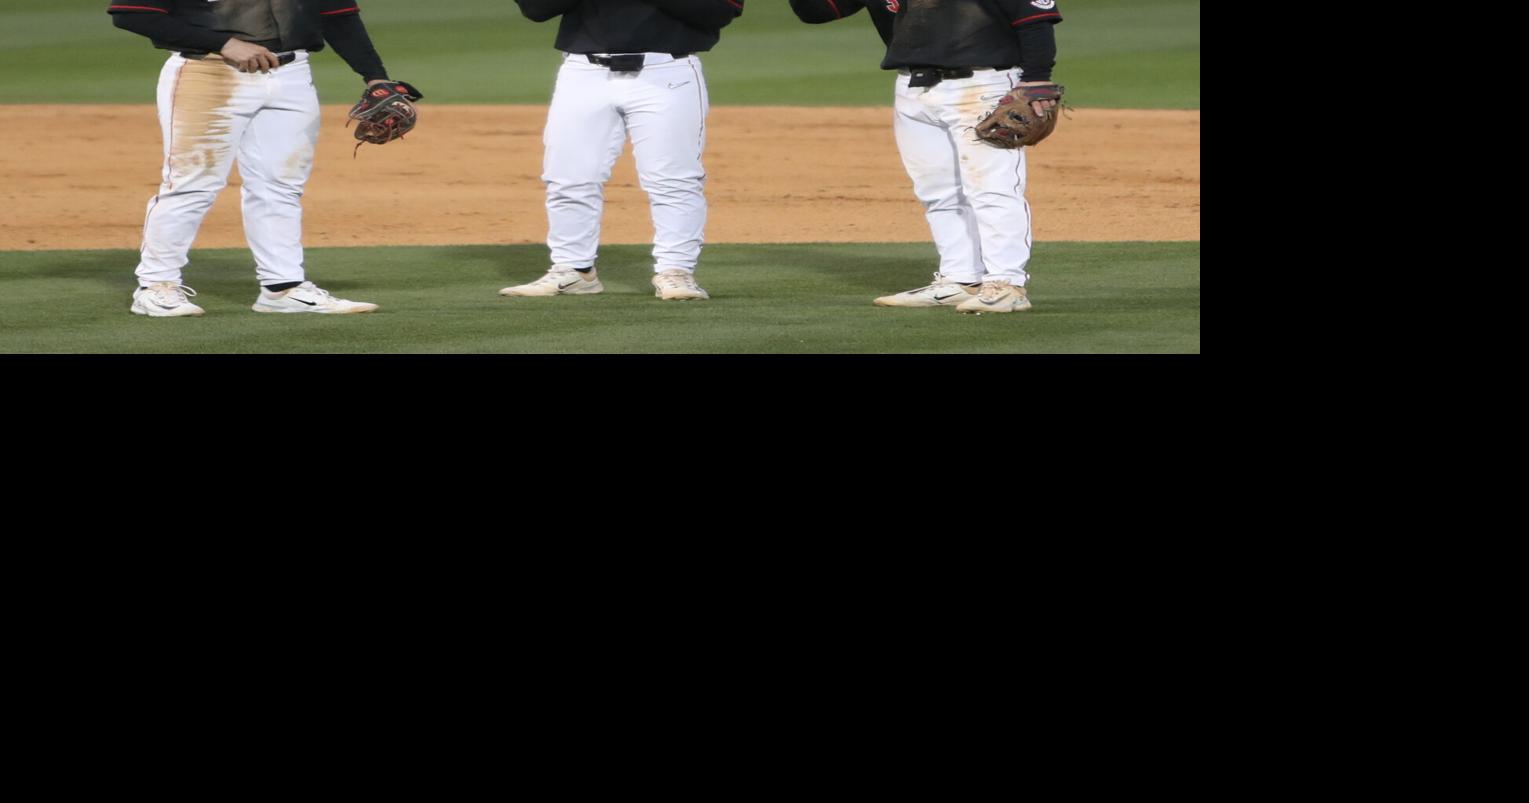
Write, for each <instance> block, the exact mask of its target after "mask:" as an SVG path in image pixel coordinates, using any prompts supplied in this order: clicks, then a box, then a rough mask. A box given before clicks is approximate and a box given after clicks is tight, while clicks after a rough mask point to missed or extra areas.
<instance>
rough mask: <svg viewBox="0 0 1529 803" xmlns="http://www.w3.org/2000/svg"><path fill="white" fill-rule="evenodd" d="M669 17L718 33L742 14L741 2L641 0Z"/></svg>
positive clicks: (721, 0)
mask: <svg viewBox="0 0 1529 803" xmlns="http://www.w3.org/2000/svg"><path fill="white" fill-rule="evenodd" d="M643 2H644V3H647V4H648V5H650V6H653V7H654V8H656V9H658V10H659V11H662V12H664V13H665V14H668V15H669V16H671V17H674V18H675V19H677V20H679V21H680V22H683V23H685V24H687V25H691V26H693V27H696V28H701V29H702V30H707V31H720V30H722V29H723V28H726V27H727V25H728V23H730V22H732V21H733V20H735V19H737V18H738V15H740V14H742V13H743V0H643Z"/></svg>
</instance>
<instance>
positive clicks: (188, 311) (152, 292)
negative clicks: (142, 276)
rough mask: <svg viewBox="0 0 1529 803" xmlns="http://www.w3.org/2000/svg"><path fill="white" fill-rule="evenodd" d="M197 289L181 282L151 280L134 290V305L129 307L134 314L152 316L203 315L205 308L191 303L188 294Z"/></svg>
mask: <svg viewBox="0 0 1529 803" xmlns="http://www.w3.org/2000/svg"><path fill="white" fill-rule="evenodd" d="M194 295H196V291H195V290H192V289H191V288H189V287H186V286H185V285H182V284H181V283H180V282H150V283H149V286H148V287H140V288H138V289H137V290H134V291H133V305H132V306H131V307H128V309H130V310H132V311H133V314H134V315H147V316H149V317H150V318H181V317H185V316H187V315H201V314H202V313H203V312H205V310H203V309H202V308H201V307H198V306H197V305H195V304H193V303H191V301H190V300H189V299H187V298H186V296H194Z"/></svg>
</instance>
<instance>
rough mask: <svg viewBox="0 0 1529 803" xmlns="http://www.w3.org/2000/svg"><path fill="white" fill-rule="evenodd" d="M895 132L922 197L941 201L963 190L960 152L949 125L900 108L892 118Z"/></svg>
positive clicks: (898, 144) (927, 199) (899, 153)
mask: <svg viewBox="0 0 1529 803" xmlns="http://www.w3.org/2000/svg"><path fill="white" fill-rule="evenodd" d="M892 133H893V135H894V138H895V139H896V141H897V153H898V155H899V156H901V157H902V160H903V169H905V170H907V171H908V178H909V179H911V180H912V181H913V191H914V193H915V194H916V195H917V196H918V197H919V199H920V200H922V201H925V202H932V201H937V200H940V199H941V198H945V197H947V196H950V195H954V194H956V193H957V192H959V191H960V189H961V168H960V154H959V153H958V152H957V150H956V146H955V143H954V142H953V141H952V140H953V137H952V134H951V132H950V131H949V130H948V129H946V128H945V127H944V126H941V125H937V124H935V123H932V122H930V121H929V120H928V119H926V118H924V117H923V116H921V115H913V114H908V113H905V110H899V111H898V112H897V113H896V114H895V116H894V118H893V120H892Z"/></svg>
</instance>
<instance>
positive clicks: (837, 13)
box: [823, 0, 844, 20]
mask: <svg viewBox="0 0 1529 803" xmlns="http://www.w3.org/2000/svg"><path fill="white" fill-rule="evenodd" d="M823 2H825V3H827V4H828V7H829V8H831V9H833V10H834V16H835V17H837V18H839V19H841V20H842V19H844V12H843V11H840V10H839V6H838V5H837V4H836V3H834V0H823Z"/></svg>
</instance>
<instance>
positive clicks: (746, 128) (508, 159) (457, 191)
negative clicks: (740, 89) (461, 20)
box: [0, 104, 1200, 251]
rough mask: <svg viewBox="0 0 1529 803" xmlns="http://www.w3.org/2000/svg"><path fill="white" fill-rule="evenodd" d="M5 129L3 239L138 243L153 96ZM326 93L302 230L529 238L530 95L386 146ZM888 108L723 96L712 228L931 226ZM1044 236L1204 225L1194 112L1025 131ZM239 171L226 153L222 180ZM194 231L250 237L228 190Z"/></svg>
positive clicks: (643, 223)
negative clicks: (1047, 133)
mask: <svg viewBox="0 0 1529 803" xmlns="http://www.w3.org/2000/svg"><path fill="white" fill-rule="evenodd" d="M8 109H9V114H8V119H9V123H8V124H7V126H6V127H5V128H4V129H3V130H0V201H3V203H4V204H5V210H6V211H5V214H4V215H3V216H0V251H6V250H14V251H31V250H54V249H88V248H125V249H136V248H137V247H138V245H139V236H140V230H141V225H142V218H143V211H144V205H145V204H146V203H147V202H148V199H149V198H150V196H152V195H153V194H154V192H155V190H156V187H157V185H158V183H159V162H160V158H161V150H160V148H161V145H160V139H159V128H158V123H157V121H156V118H155V112H154V109H153V108H152V107H148V106H73V105H70V106H25V105H18V106H10V107H8ZM345 111H346V108H345V107H340V106H331V107H325V110H324V114H325V129H324V134H323V136H322V137H321V138H320V142H319V153H318V161H317V167H316V169H315V171H314V175H313V180H312V181H311V182H310V184H309V187H308V195H307V199H306V201H305V207H306V210H307V218H306V229H307V233H306V237H305V241H306V244H307V245H310V246H353V245H450V244H502V243H537V242H541V241H542V239H543V237H544V235H545V226H546V213H545V210H544V208H543V206H542V200H543V187H542V183H541V181H540V179H539V174H540V172H541V153H542V143H541V132H542V125H543V123H544V121H545V119H546V109H545V107H541V106H430V105H428V104H426V105H424V106H422V108H421V124H420V128H419V130H417V131H416V132H415V133H414V134H413V135H411V136H410V137H409V138H408V139H407V140H404V141H402V142H397V143H393V144H391V145H387V146H384V147H376V146H365V147H363V148H362V149H361V151H360V153H359V154H358V155H357V157H356V158H354V159H352V157H351V150H352V148H353V146H354V145H355V141H354V140H353V139H352V138H351V137H350V135H349V133H348V132H347V131H346V130H345V129H344V128H343V124H344V121H345ZM890 114H891V112H890V111H889V110H888V109H885V108H876V107H854V108H821V107H810V108H809V107H760V106H729V107H716V108H713V109H712V111H711V116H710V118H709V120H708V124H707V138H708V146H707V153H706V167H707V172H708V174H709V176H708V183H707V196H708V199H709V200H710V204H711V215H710V220H709V223H708V225H707V232H706V239H707V241H708V242H712V243H796V242H917V241H925V240H928V239H929V229H928V227H927V226H926V225H925V223H924V220H923V214H922V211H921V209H920V207H919V205H918V203H917V202H916V201H915V200H914V199H913V195H912V191H911V185H910V184H909V181H908V177H907V174H906V173H904V172H903V168H902V164H901V162H900V161H899V160H898V157H897V148H896V145H895V144H894V142H893V140H892V128H891V119H890ZM1029 159H1030V188H1029V192H1028V197H1029V199H1030V202H1031V206H1032V208H1033V209H1034V212H1035V236H1036V239H1037V240H1053V241H1058V240H1071V241H1085V242H1107V241H1133V240H1134V241H1186V240H1199V239H1200V112H1199V111H1117V110H1102V109H1081V110H1076V111H1074V112H1073V113H1072V116H1071V117H1070V118H1064V119H1063V121H1062V124H1061V126H1060V127H1059V128H1058V132H1057V134H1056V136H1054V137H1053V138H1052V139H1050V140H1048V141H1047V142H1045V143H1044V144H1042V145H1041V146H1039V147H1038V148H1035V149H1032V151H1031V152H1030V155H1029ZM238 182H239V179H238V176H237V173H236V174H235V176H234V177H233V178H232V180H231V184H234V185H237V184H238ZM651 236H652V228H651V224H650V223H649V218H648V208H647V200H646V196H644V195H643V193H642V191H641V189H640V188H639V187H638V185H637V178H636V174H635V171H634V169H633V166H632V159H631V154H630V146H628V153H626V154H624V155H623V156H622V158H621V161H620V162H618V164H617V166H616V171H615V174H614V176H613V177H612V179H611V181H610V184H609V185H608V187H607V191H606V218H605V226H604V232H603V237H602V240H603V241H604V242H607V243H644V242H648V241H649V239H650V238H651ZM196 245H197V247H200V248H226V247H242V246H243V245H244V236H243V229H242V227H241V225H240V222H239V200H238V193H237V192H228V191H226V192H225V193H224V194H223V196H222V197H220V198H219V200H218V203H217V205H216V206H215V207H214V208H213V211H212V213H211V215H210V216H209V217H208V220H207V223H206V225H205V226H204V227H203V229H202V233H201V236H200V237H199V238H198V240H197V243H196Z"/></svg>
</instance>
